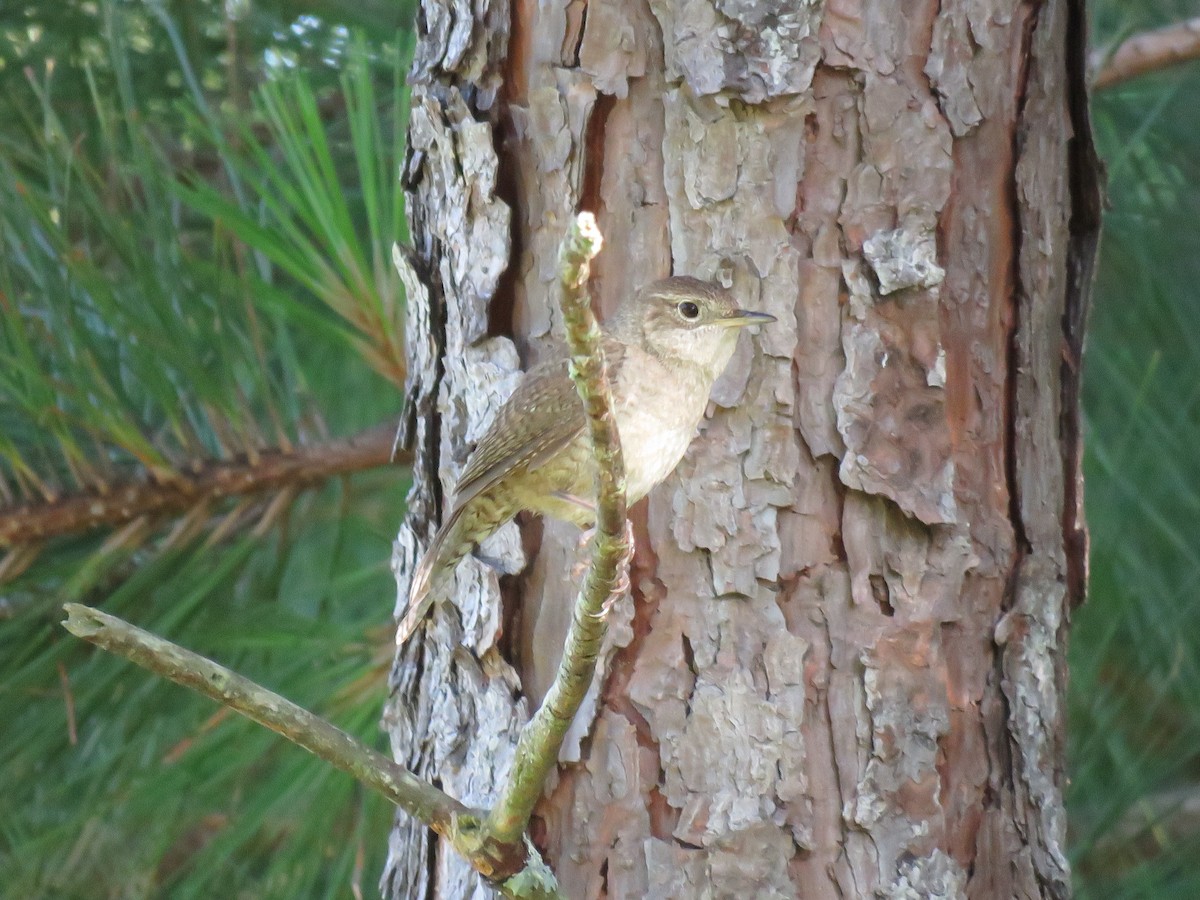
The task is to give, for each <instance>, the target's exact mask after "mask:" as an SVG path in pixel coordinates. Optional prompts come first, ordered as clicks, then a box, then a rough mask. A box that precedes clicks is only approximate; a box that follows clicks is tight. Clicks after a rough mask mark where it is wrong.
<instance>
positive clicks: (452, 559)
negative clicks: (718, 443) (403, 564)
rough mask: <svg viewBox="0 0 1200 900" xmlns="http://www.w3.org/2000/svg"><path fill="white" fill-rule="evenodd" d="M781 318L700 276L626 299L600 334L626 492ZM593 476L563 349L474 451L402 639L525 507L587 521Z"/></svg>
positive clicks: (636, 487) (678, 450)
mask: <svg viewBox="0 0 1200 900" xmlns="http://www.w3.org/2000/svg"><path fill="white" fill-rule="evenodd" d="M773 321H775V317H774V316H771V315H768V314H767V313H760V312H749V311H747V310H744V309H739V308H738V305H737V303H735V302H734V299H733V297H732V296H731V295H730V294H729V292H728V291H726V290H725V289H724V288H721V287H718V286H717V285H714V284H710V283H709V282H705V281H700V280H698V279H695V278H686V277H675V278H666V279H663V280H662V281H656V282H654V283H653V284H651V285H648V286H647V287H644V288H642V289H641V290H640V291H638V292H637V293H636V294H634V295H633V296H632V297H630V298H627V299H626V300H625V301H624V302H623V303H622V304H621V306H620V308H619V309H618V310H617V313H616V315H615V316H614V317H613V320H612V322H611V323H610V324H609V325H608V326H607V327H606V329H605V334H604V338H603V346H604V355H605V360H606V362H607V366H608V377H609V383H610V384H611V386H612V398H613V412H614V415H615V416H616V420H617V431H618V432H619V433H620V436H621V448H622V451H623V453H624V457H625V478H626V497H627V499H628V502H629V503H630V504H633V503H636V502H637V501H638V500H640V499H641V498H642V497H644V496H645V495H646V494H647V493H649V491H650V489H651V488H652V487H654V486H655V485H656V484H658V483H659V482H661V481H662V480H663V479H665V478H666V477H667V476H668V475H670V474H671V472H672V471H673V470H674V469H675V466H676V465H677V464H678V463H679V460H681V459H682V458H683V454H684V451H686V450H687V447H688V444H690V443H691V442H692V437H693V436H694V435H695V433H696V427H697V426H698V425H699V424H700V419H701V418H702V417H703V416H704V410H705V407H706V406H707V405H708V394H709V391H710V390H711V389H712V386H713V382H714V381H716V380H717V376H719V375H720V374H721V372H722V371H724V369H725V366H726V365H727V364H728V363H729V359H730V357H731V356H733V351H734V347H735V346H736V345H737V338H738V332H739V330H740V329H741V327H742V326H745V325H757V324H761V323H764V322H773ZM595 478H596V467H595V463H594V461H593V459H592V451H591V445H590V443H589V439H588V430H587V421H586V418H585V413H584V409H583V402H582V401H581V400H580V399H579V395H578V394H577V393H576V390H575V385H574V383H573V382H572V381H571V378H570V376H569V375H568V372H567V361H566V360H565V359H561V360H554V361H550V362H545V363H542V364H541V365H539V366H536V367H535V368H533V369H531V370H530V371H529V372H527V373H526V374H525V377H524V378H523V379H522V380H521V382H520V384H519V385H518V386H517V389H516V390H515V391H514V392H513V394H512V396H511V397H510V398H509V399H508V401H507V402H506V403H505V404H504V406H503V407H502V408H501V409H500V412H499V413H498V414H497V415H496V418H495V420H494V421H493V422H492V424H491V426H490V427H489V428H488V430H487V432H486V433H485V434H484V435H483V437H482V438H480V440H479V443H478V444H477V445H476V447H475V452H474V453H472V454H471V457H470V459H468V460H467V465H466V467H465V468H464V469H463V472H462V475H461V476H460V478H459V480H458V484H457V485H456V487H455V495H454V501H453V504H452V505H451V508H450V514H449V516H448V517H447V518H446V521H445V522H444V523H443V524H442V527H441V528H440V529H438V532H437V534H436V535H435V536H434V538H433V543H432V544H430V546H429V549H428V550H427V551H426V553H425V556H424V558H423V559H422V560H421V562H420V564H419V565H418V566H417V569H416V571H415V572H414V573H413V579H412V587H411V590H410V593H409V600H408V610H407V612H406V613H405V615H404V619H403V620H402V621H401V623H400V627H399V629H398V635H397V639H398V641H400V642H403V641H405V640H407V639H408V636H409V635H410V634H411V633H412V632H413V631H414V630H415V629H416V627H417V625H418V624H419V623H420V621H421V620H422V619H423V618H424V616H425V613H426V612H427V611H428V609H429V606H430V604H432V603H433V601H434V600H435V599H436V598H437V597H438V596H439V595H440V594H441V593H442V591H443V590H444V589H445V587H446V584H447V582H449V580H450V576H452V575H453V574H454V570H455V569H456V568H457V566H458V563H459V562H460V561H461V560H462V558H463V557H464V556H465V555H466V554H467V553H468V552H469V551H470V550H471V549H472V547H474V546H475V545H477V544H478V543H479V542H481V541H483V540H484V539H485V538H487V537H489V536H490V535H491V534H493V533H494V532H495V531H496V530H497V529H498V528H499V527H500V526H501V525H503V524H504V523H505V522H507V521H508V520H509V519H511V518H512V517H513V516H514V515H516V514H517V513H518V512H520V511H521V510H531V511H532V512H536V513H540V514H542V515H547V516H552V517H554V518H556V519H564V520H566V521H568V522H573V523H574V524H576V525H578V526H579V527H581V528H586V527H590V526H591V525H592V524H593V521H594V519H595V506H594V504H593V502H592V498H593V497H594V496H595Z"/></svg>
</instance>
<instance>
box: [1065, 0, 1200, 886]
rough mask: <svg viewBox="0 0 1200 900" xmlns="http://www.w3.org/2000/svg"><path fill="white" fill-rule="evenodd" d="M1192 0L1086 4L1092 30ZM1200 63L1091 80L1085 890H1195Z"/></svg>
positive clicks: (1073, 693) (1139, 27)
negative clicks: (1099, 192)
mask: <svg viewBox="0 0 1200 900" xmlns="http://www.w3.org/2000/svg"><path fill="white" fill-rule="evenodd" d="M1195 13H1196V9H1195V5H1194V3H1190V2H1187V0H1157V2H1152V3H1144V4H1142V3H1139V4H1133V3H1118V2H1116V0H1104V2H1095V3H1093V4H1092V15H1093V26H1094V27H1093V45H1094V46H1095V47H1097V48H1098V49H1100V50H1101V51H1103V49H1104V48H1105V47H1110V46H1112V45H1114V44H1115V43H1116V42H1118V41H1119V40H1121V39H1122V38H1124V37H1127V36H1128V35H1130V34H1133V33H1137V32H1141V31H1145V30H1147V29H1151V28H1159V27H1162V26H1165V25H1170V24H1174V23H1177V22H1182V21H1184V20H1186V19H1187V18H1189V17H1190V16H1194V15H1195ZM1198 95H1200V64H1197V63H1189V64H1186V65H1183V66H1178V67H1174V68H1170V69H1167V70H1164V71H1162V72H1159V73H1156V74H1152V75H1146V76H1143V77H1140V78H1137V79H1134V80H1131V81H1128V82H1126V83H1124V84H1119V85H1116V86H1114V87H1111V88H1107V89H1105V90H1103V91H1101V92H1099V93H1098V94H1097V95H1096V97H1095V99H1094V103H1093V117H1094V125H1095V131H1096V140H1097V145H1098V149H1099V151H1100V154H1101V156H1102V157H1103V158H1104V160H1105V162H1106V164H1107V167H1108V210H1107V213H1106V218H1105V232H1104V239H1103V246H1102V249H1101V258H1100V266H1099V272H1098V276H1097V281H1096V293H1095V297H1094V301H1093V308H1092V315H1091V320H1090V331H1089V338H1088V347H1087V354H1086V360H1085V366H1084V398H1083V399H1084V409H1085V413H1086V425H1087V429H1086V437H1085V440H1086V458H1085V475H1086V479H1087V514H1088V522H1089V525H1090V528H1091V537H1092V548H1091V593H1090V597H1089V600H1088V602H1087V603H1086V604H1085V605H1084V606H1083V607H1082V608H1081V609H1079V610H1078V611H1076V613H1075V615H1074V629H1073V633H1072V637H1071V651H1070V665H1071V688H1070V701H1071V702H1070V719H1069V733H1070V768H1069V771H1070V776H1071V784H1070V793H1069V797H1068V799H1069V811H1070V823H1071V825H1070V828H1071V839H1072V840H1071V846H1072V856H1073V862H1074V865H1075V873H1076V885H1077V888H1078V891H1079V896H1080V897H1081V898H1096V900H1100V898H1103V900H1117V898H1130V900H1133V898H1149V897H1153V898H1192V897H1197V896H1200V602H1198V599H1197V598H1198V596H1200V594H1198V591H1200V541H1198V540H1197V535H1198V534H1200V532H1198V531H1197V522H1198V521H1200V466H1198V465H1197V456H1196V449H1195V448H1196V446H1197V445H1198V444H1200V379H1198V378H1197V373H1198V372H1200V297H1198V296H1197V285H1200V231H1198V229H1197V224H1196V223H1197V222H1198V221H1200V130H1198V129H1197V127H1196V99H1195V98H1196V97H1197V96H1198Z"/></svg>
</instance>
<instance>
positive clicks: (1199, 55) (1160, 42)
mask: <svg viewBox="0 0 1200 900" xmlns="http://www.w3.org/2000/svg"><path fill="white" fill-rule="evenodd" d="M1193 59H1200V18H1195V19H1188V20H1186V21H1184V22H1178V23H1176V24H1174V25H1168V26H1167V27H1166V28H1157V29H1155V30H1153V31H1144V32H1142V33H1140V34H1135V35H1133V36H1132V37H1129V38H1126V39H1125V40H1124V41H1122V42H1121V43H1120V44H1119V45H1118V46H1117V49H1116V50H1114V51H1112V53H1111V54H1109V53H1108V52H1106V51H1104V50H1100V51H1097V52H1095V53H1093V54H1092V59H1091V69H1092V71H1093V72H1094V73H1095V78H1093V80H1092V87H1093V88H1095V89H1096V90H1102V89H1104V88H1108V87H1112V86H1113V85H1116V84H1120V83H1121V82H1124V81H1129V80H1130V79H1132V78H1137V77H1138V76H1139V75H1146V74H1148V73H1150V72H1156V71H1158V70H1159V69H1165V68H1167V67H1168V66H1174V65H1178V64H1179V63H1185V62H1188V61H1190V60H1193Z"/></svg>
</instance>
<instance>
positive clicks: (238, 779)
mask: <svg viewBox="0 0 1200 900" xmlns="http://www.w3.org/2000/svg"><path fill="white" fill-rule="evenodd" d="M237 6H238V5H237V4H226V3H218V2H206V3H196V2H187V3H183V2H180V3H173V4H171V3H147V4H129V3H121V2H115V0H113V2H99V3H97V2H92V3H88V2H79V3H75V2H67V3H63V4H61V6H59V5H57V4H54V5H46V4H25V5H20V6H16V7H13V6H11V5H4V6H3V7H2V8H0V112H2V113H3V116H2V118H0V121H2V122H3V125H0V506H5V505H9V506H11V505H13V504H21V503H30V504H40V505H44V504H45V503H46V502H48V501H49V500H51V499H53V498H58V497H63V496H70V495H72V494H77V493H79V492H91V493H92V494H94V495H96V496H99V497H103V496H105V495H111V493H112V491H113V489H114V486H119V485H122V484H126V483H129V482H131V481H132V482H149V483H170V481H171V479H172V478H173V477H175V476H176V475H178V474H180V473H187V472H189V471H193V470H194V468H195V467H196V466H197V465H202V464H204V463H205V462H206V461H214V460H224V461H238V460H241V461H243V462H245V463H247V464H251V463H252V462H253V460H254V458H255V455H256V453H258V452H259V451H262V450H265V449H269V448H284V449H286V448H290V447H304V446H312V445H317V444H320V443H321V442H323V441H325V440H327V439H329V438H330V437H333V436H346V435H353V434H355V433H357V432H360V431H363V430H365V429H368V428H370V427H372V426H376V425H379V424H380V423H388V422H393V421H397V420H398V417H399V411H400V408H401V405H402V396H401V394H402V384H403V377H404V360H403V352H402V340H401V335H402V324H403V308H402V299H403V298H402V297H401V295H400V291H399V289H398V286H397V281H396V277H395V274H394V271H392V270H391V266H390V263H388V262H387V254H388V253H389V248H390V246H391V243H392V241H393V240H396V239H402V238H403V234H402V221H403V216H402V212H403V210H402V205H401V193H400V189H399V185H398V183H397V179H396V172H397V169H398V165H399V161H400V157H401V153H402V141H401V138H402V135H403V128H404V119H405V108H404V95H403V91H402V85H403V72H404V69H405V65H406V62H405V60H406V56H407V54H408V53H409V52H411V34H410V33H408V32H400V31H396V29H395V25H396V24H398V23H399V20H396V21H394V22H393V23H392V28H391V29H390V30H389V29H388V28H385V27H382V24H381V23H380V22H375V21H370V24H372V25H374V26H376V27H375V28H374V29H373V30H372V32H371V34H370V36H369V37H368V36H367V35H366V33H365V32H362V31H354V30H353V29H352V28H350V27H347V26H348V25H354V24H360V23H356V22H349V23H347V25H342V24H335V22H336V21H338V20H335V19H332V18H331V19H330V20H329V21H328V22H327V21H324V20H321V19H317V18H315V17H313V16H311V15H300V13H301V12H305V10H303V9H301V10H297V9H293V8H291V5H289V4H286V3H276V4H273V5H269V6H268V5H264V8H266V9H267V10H268V12H262V10H260V9H257V8H256V9H255V10H249V7H250V5H249V4H245V5H244V6H245V7H247V14H246V16H245V17H244V18H241V19H230V18H228V16H229V15H230V14H231V12H236V11H237V10H236V9H235V7H237ZM329 6H330V7H333V6H335V4H329ZM369 7H370V5H369V4H368V5H366V6H364V7H363V10H368V11H369ZM386 8H391V9H393V10H395V9H397V8H399V7H396V6H392V5H391V4H388V5H386ZM384 9H385V5H383V4H380V5H379V8H378V9H376V10H375V12H376V13H380V12H381V11H383V10H384ZM270 10H274V11H275V13H274V15H273V16H272V15H271V13H270ZM342 21H345V20H344V19H343V20H342ZM406 489H407V478H406V473H405V470H404V469H402V468H387V469H376V470H374V471H369V472H362V473H358V474H355V475H353V476H349V477H346V478H341V479H337V480H333V481H329V482H326V483H324V484H323V485H319V486H317V487H315V488H312V487H310V486H305V485H296V486H294V488H291V489H288V490H283V491H279V492H276V493H273V494H270V495H267V496H262V497H251V498H244V499H242V500H226V501H223V502H200V503H197V504H195V505H194V507H192V508H190V509H187V510H184V511H183V514H182V515H179V516H174V517H147V518H146V519H143V520H134V521H131V522H129V523H127V524H125V525H123V526H121V527H120V528H118V529H116V530H111V529H110V530H107V531H100V532H97V533H86V534H75V535H70V536H66V537H58V538H54V539H52V540H49V541H44V542H29V543H26V544H22V545H19V546H17V547H15V548H9V550H8V551H7V553H5V552H3V551H0V566H3V567H5V568H4V570H3V571H4V577H3V579H0V723H2V724H0V747H2V748H3V754H2V757H3V760H4V764H3V766H0V798H3V800H2V801H0V807H2V808H3V814H2V815H0V896H3V897H21V898H38V897H47V898H50V897H53V898H71V897H80V898H83V897H87V898H95V897H128V898H138V897H162V896H170V897H180V898H187V897H196V898H208V897H214V896H220V897H255V898H259V897H264V898H272V897H278V898H297V897H304V898H309V897H313V898H318V897H347V896H354V895H360V896H367V897H370V896H373V895H376V894H377V889H376V887H375V880H376V878H377V877H378V873H379V872H380V871H381V869H382V861H383V854H384V852H385V848H386V841H387V832H388V828H389V826H390V822H391V811H390V809H389V808H388V805H387V804H386V803H385V802H384V801H382V800H380V799H378V798H377V797H375V796H374V795H372V794H370V793H368V792H366V791H364V790H362V789H361V788H359V787H358V786H357V785H356V784H355V783H354V782H353V781H352V780H350V779H349V778H347V777H346V776H344V775H342V774H341V773H338V772H335V771H333V770H332V769H330V768H329V767H328V766H326V765H324V764H322V763H320V762H319V761H317V760H315V759H313V758H311V757H309V756H308V755H307V754H305V753H304V752H303V751H300V750H298V749H296V748H295V747H293V746H291V745H290V744H287V743H286V742H283V741H281V740H280V739H278V738H277V737H275V736H274V735H272V734H270V733H269V732H266V731H264V730H263V729H261V728H259V727H258V726H256V725H253V724H251V723H249V722H247V721H245V720H243V719H241V718H240V717H238V716H236V715H231V714H226V713H225V712H224V711H222V710H221V709H220V708H219V707H217V706H215V705H214V704H212V703H211V702H209V701H207V700H204V699H201V698H199V697H196V696H193V695H192V694H190V693H189V692H187V691H184V690H183V689H181V688H178V687H175V686H173V685H171V684H168V683H166V682H163V681H161V680H159V679H156V678H154V677H152V676H149V675H147V674H146V673H144V672H141V671H140V670H138V669H136V668H135V667H133V666H131V665H129V664H128V663H125V662H124V661H121V660H119V659H117V658H115V657H112V656H109V655H108V654H105V653H103V652H100V651H96V650H94V649H92V648H90V647H88V646H87V645H85V644H83V643H81V642H79V641H77V640H74V639H72V638H71V637H70V636H69V635H67V634H65V632H63V630H62V629H61V627H60V626H59V624H58V623H59V621H60V620H61V618H62V613H61V609H60V607H61V604H62V603H63V602H64V601H66V600H81V601H83V602H87V603H93V604H96V605H99V606H102V607H103V608H104V609H106V610H107V611H110V612H113V613H115V614H117V615H120V616H122V617H124V618H127V619H129V620H131V621H133V622H136V623H138V624H139V625H141V626H143V627H145V628H148V629H150V630H153V631H155V632H157V633H159V634H163V635H165V636H168V637H170V638H171V639H173V640H175V641H177V642H179V643H182V644H184V645H186V646H188V647H191V648H194V649H196V650H198V651H199V652H201V653H204V654H206V655H208V656H211V657H212V658H214V659H217V660H220V661H221V662H222V663H225V664H227V665H230V666H232V667H234V668H236V669H237V670H238V671H240V672H243V673H244V674H246V675H248V676H250V677H252V678H255V679H256V680H259V681H260V682H262V683H264V684H266V685H268V686H270V687H272V688H273V689H275V690H278V691H279V692H281V693H283V694H285V695H286V696H288V697H289V698H291V699H294V700H296V701H297V702H299V703H301V704H303V705H305V706H306V707H308V708H310V709H313V710H316V711H318V712H319V713H321V714H322V715H324V716H326V717H327V718H330V719H331V720H332V721H334V722H335V723H337V724H338V725H340V726H341V727H343V728H345V729H347V730H348V731H350V732H351V733H353V734H356V735H357V736H359V737H360V738H361V739H362V740H364V741H366V742H367V743H369V744H372V745H375V746H378V747H380V749H384V744H385V742H384V740H383V738H382V736H381V735H380V732H379V729H378V718H379V712H380V709H381V707H382V703H383V700H384V697H385V692H386V683H387V671H388V665H389V663H390V658H391V652H390V648H391V644H392V632H391V628H390V609H389V604H388V597H389V596H390V595H391V594H392V593H393V592H394V590H395V585H394V582H393V580H392V578H391V575H390V573H389V571H388V566H387V562H388V558H389V555H390V546H391V540H392V537H393V536H394V534H395V530H396V527H397V524H398V522H399V519H400V516H401V514H402V511H403V498H404V495H405V492H406Z"/></svg>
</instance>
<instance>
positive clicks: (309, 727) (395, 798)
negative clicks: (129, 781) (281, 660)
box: [63, 603, 471, 837]
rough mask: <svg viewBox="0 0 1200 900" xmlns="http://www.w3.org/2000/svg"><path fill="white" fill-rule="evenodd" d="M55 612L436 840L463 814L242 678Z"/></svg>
mask: <svg viewBox="0 0 1200 900" xmlns="http://www.w3.org/2000/svg"><path fill="white" fill-rule="evenodd" d="M63 609H64V610H65V611H66V613H67V619H66V621H65V622H63V627H64V628H66V629H67V631H69V632H71V634H73V635H75V636H76V637H79V638H83V639H84V640H85V641H90V642H91V643H93V644H95V645H96V646H97V647H100V648H101V649H103V650H107V651H109V652H110V653H115V654H117V655H118V656H123V657H124V658H125V659H128V660H129V661H130V662H133V663H137V664H138V665H139V666H141V667H142V668H144V669H149V670H150V671H151V672H154V673H155V674H156V675H161V676H162V677H163V678H169V679H170V680H171V681H174V682H175V683H176V684H181V685H183V686H184V687H186V688H191V689H192V690H193V691H196V692H198V693H201V694H203V695H204V696H206V697H208V698H210V699H212V700H216V701H217V702H218V703H221V704H224V705H225V706H227V707H229V708H230V709H233V710H235V711H236V712H239V713H241V714H242V715H244V716H246V717H247V718H249V719H252V720H254V721H255V722H257V723H258V724H259V725H262V726H263V727H264V728H269V729H271V730H272V731H274V732H275V733H276V734H281V735H283V736H284V737H285V738H287V739H288V740H289V741H292V742H293V743H295V744H298V745H299V746H301V747H303V748H304V749H305V750H307V751H309V752H310V753H312V754H314V755H316V756H319V757H320V758H321V759H323V760H325V761H326V762H328V763H330V764H331V765H333V766H334V767H335V768H338V769H341V770H342V771H343V772H348V773H349V774H350V775H352V776H354V778H355V779H357V780H358V781H360V782H362V783H363V784H365V785H366V786H367V787H369V788H371V789H372V790H374V791H376V792H377V793H379V794H382V795H383V796H384V797H387V799H389V800H391V801H392V802H393V803H395V804H396V805H397V806H399V807H400V808H401V809H403V810H404V811H405V812H407V813H409V815H411V816H413V817H415V818H417V819H420V820H421V821H422V822H425V823H426V824H427V825H429V827H430V828H432V829H433V830H434V831H436V832H437V833H438V834H443V835H446V836H447V837H451V836H452V835H453V834H454V832H455V826H454V822H455V819H456V818H457V817H459V816H462V815H469V814H470V813H471V811H470V810H469V809H468V808H467V807H465V806H463V805H462V804H461V803H459V802H458V801H457V800H455V799H453V798H452V797H450V796H448V795H446V794H444V793H442V792H441V791H439V790H438V789H437V788H435V787H433V785H430V784H427V783H426V782H424V781H422V780H421V779H420V778H418V777H417V776H415V775H413V774H412V772H410V771H409V770H408V769H406V768H404V766H401V765H400V764H399V763H396V762H393V761H392V760H391V759H389V758H388V757H386V756H384V755H383V754H382V753H377V752H376V751H374V750H372V749H370V748H369V747H366V746H364V745H363V744H362V743H360V742H359V741H358V740H356V739H355V738H353V737H351V736H350V735H348V734H346V732H344V731H342V730H341V729H340V728H338V727H337V726H335V725H332V724H330V723H329V722H327V721H325V720H324V719H322V718H320V717H319V716H316V715H313V714H312V713H310V712H309V711H308V710H306V709H304V708H302V707H300V706H297V705H296V704H295V703H292V702H291V701H290V700H287V699H285V698H283V697H281V696H279V695H278V694H276V693H274V692H272V691H269V690H267V689H266V688H264V687H262V686H261V685H259V684H256V683H255V682H253V681H251V680H250V679H248V678H244V677H242V676H241V675H238V674H237V673H236V672H234V671H232V670H230V669H227V668H225V667H224V666H221V665H218V664H217V663H215V662H213V661H212V660H210V659H206V658H204V657H203V656H200V655H199V654H198V653H193V652H192V651H190V650H185V649H184V648H183V647H180V646H179V645H177V644H173V643H171V642H170V641H168V640H164V639H163V638H160V637H158V636H157V635H154V634H151V633H150V632H148V631H143V630H142V629H141V628H138V627H136V626H134V625H130V624H129V623H128V622H126V621H124V620H123V619H119V618H117V617H116V616H110V615H109V614H108V613H104V612H101V611H100V610H97V609H92V608H91V607H88V606H81V605H79V604H78V603H68V604H66V605H65V606H63Z"/></svg>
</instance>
